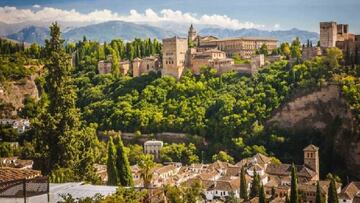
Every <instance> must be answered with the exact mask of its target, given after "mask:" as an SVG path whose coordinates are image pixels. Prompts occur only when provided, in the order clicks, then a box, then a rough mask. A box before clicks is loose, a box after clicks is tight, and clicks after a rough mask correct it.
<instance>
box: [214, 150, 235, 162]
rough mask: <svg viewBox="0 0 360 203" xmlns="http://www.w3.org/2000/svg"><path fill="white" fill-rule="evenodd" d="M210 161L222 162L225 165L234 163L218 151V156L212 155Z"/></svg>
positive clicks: (227, 155)
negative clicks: (225, 163)
mask: <svg viewBox="0 0 360 203" xmlns="http://www.w3.org/2000/svg"><path fill="white" fill-rule="evenodd" d="M212 161H214V162H215V161H223V162H227V163H234V158H233V157H232V156H230V155H229V154H227V153H226V152H224V151H219V153H218V154H214V155H213V157H212Z"/></svg>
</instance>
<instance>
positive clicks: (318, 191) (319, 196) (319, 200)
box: [315, 181, 323, 203]
mask: <svg viewBox="0 0 360 203" xmlns="http://www.w3.org/2000/svg"><path fill="white" fill-rule="evenodd" d="M315 203H323V196H322V194H321V189H320V184H319V181H318V182H317V184H316V199H315Z"/></svg>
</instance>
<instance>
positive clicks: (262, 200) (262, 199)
mask: <svg viewBox="0 0 360 203" xmlns="http://www.w3.org/2000/svg"><path fill="white" fill-rule="evenodd" d="M259 203H266V197H265V191H264V186H263V185H262V184H261V186H260V191H259Z"/></svg>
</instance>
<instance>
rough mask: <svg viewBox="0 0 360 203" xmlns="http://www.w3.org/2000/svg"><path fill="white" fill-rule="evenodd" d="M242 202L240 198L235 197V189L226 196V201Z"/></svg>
mask: <svg viewBox="0 0 360 203" xmlns="http://www.w3.org/2000/svg"><path fill="white" fill-rule="evenodd" d="M238 202H240V200H239V198H236V197H235V193H234V192H233V191H230V192H229V195H228V196H227V197H226V198H225V203H238Z"/></svg>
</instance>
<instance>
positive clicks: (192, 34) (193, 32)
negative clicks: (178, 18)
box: [188, 24, 197, 42]
mask: <svg viewBox="0 0 360 203" xmlns="http://www.w3.org/2000/svg"><path fill="white" fill-rule="evenodd" d="M196 37H197V34H196V30H195V28H194V26H193V24H191V26H190V28H189V32H188V40H189V41H192V42H194V41H195V39H196Z"/></svg>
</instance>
